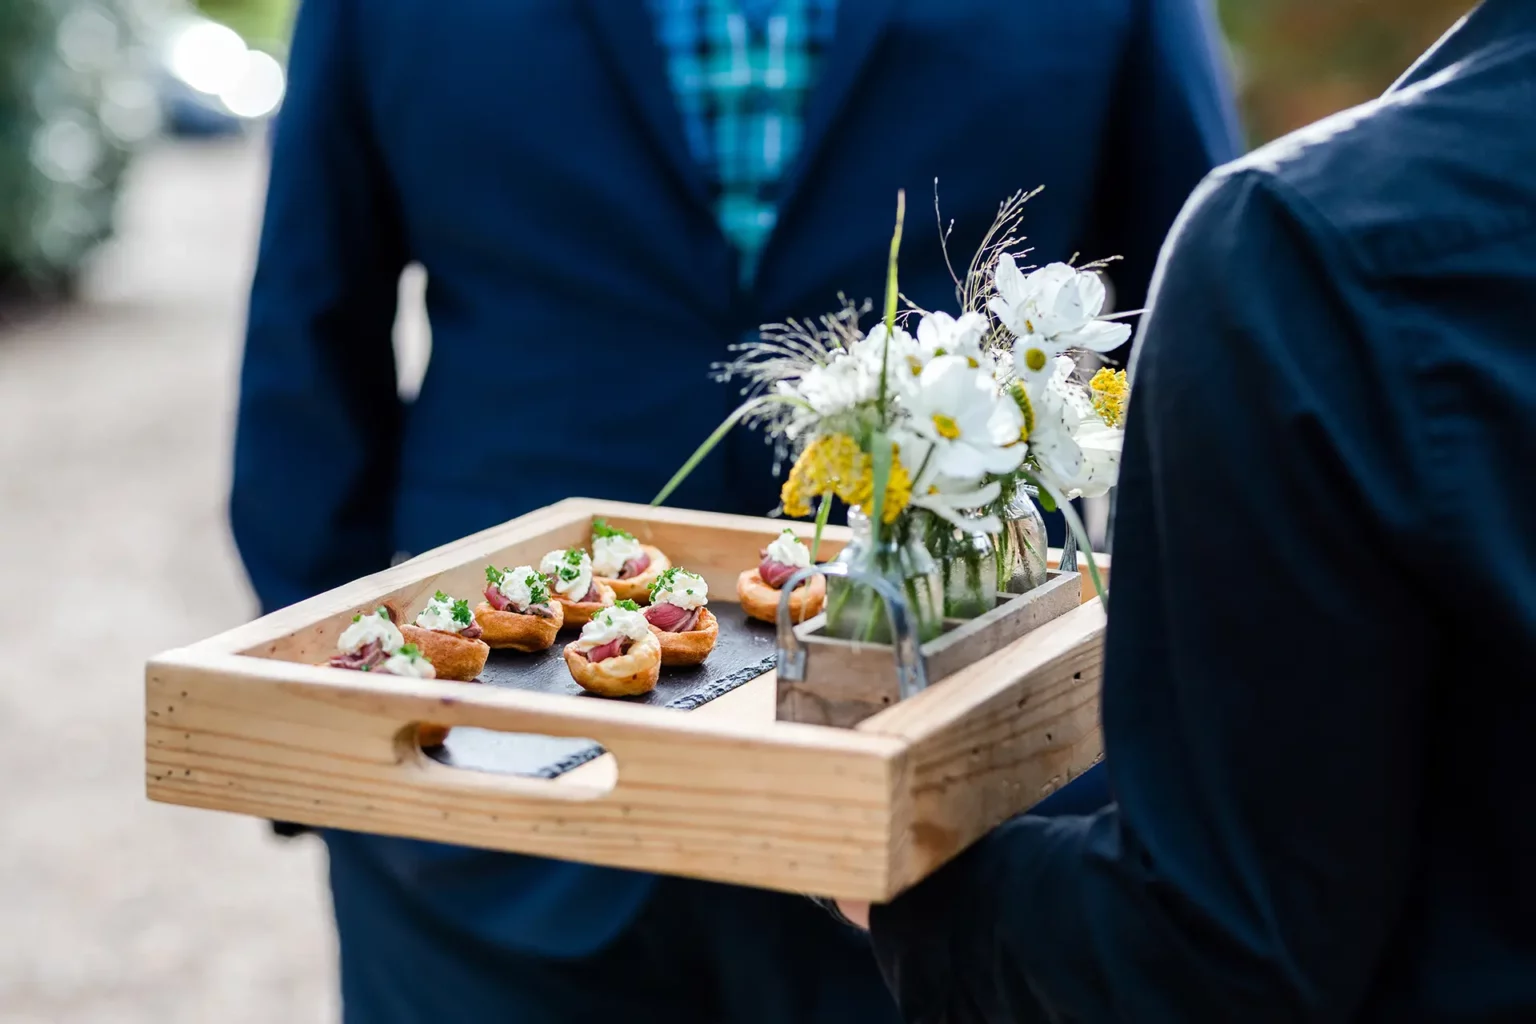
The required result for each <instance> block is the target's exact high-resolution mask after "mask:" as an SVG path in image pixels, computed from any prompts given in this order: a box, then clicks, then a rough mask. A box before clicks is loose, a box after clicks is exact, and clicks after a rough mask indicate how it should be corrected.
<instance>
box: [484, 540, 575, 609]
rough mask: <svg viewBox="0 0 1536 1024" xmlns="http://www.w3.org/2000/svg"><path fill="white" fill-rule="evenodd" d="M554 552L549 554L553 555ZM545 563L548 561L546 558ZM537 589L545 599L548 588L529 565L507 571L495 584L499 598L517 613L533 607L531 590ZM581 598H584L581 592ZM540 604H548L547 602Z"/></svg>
mask: <svg viewBox="0 0 1536 1024" xmlns="http://www.w3.org/2000/svg"><path fill="white" fill-rule="evenodd" d="M553 553H554V552H551V554H553ZM545 561H546V562H547V561H549V559H548V558H547V557H546V558H545ZM534 587H539V588H541V589H543V590H544V593H545V595H546V597H547V595H548V593H549V588H548V587H547V586H545V580H544V579H543V577H541V576H540V575H539V574H538V573H537V572H536V571H534V568H533V566H531V565H520V566H518V567H517V568H516V569H508V570H507V571H506V572H505V573H503V574H502V577H501V582H500V583H498V584H496V589H497V590H499V591H501V596H502V597H504V598H506V599H507V600H508V601H510V602H511V603H512V607H514V608H516V609H518V610H519V611H527V610H528V609H529V608H531V607H532V606H533V603H534V601H533V589H534ZM581 596H583V597H585V596H586V591H582V593H581ZM539 603H540V604H548V603H549V602H548V601H547V600H545V601H540V602H539Z"/></svg>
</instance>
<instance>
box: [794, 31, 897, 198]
mask: <svg viewBox="0 0 1536 1024" xmlns="http://www.w3.org/2000/svg"><path fill="white" fill-rule="evenodd" d="M895 5H896V0H838V5H837V24H836V27H835V29H834V32H833V36H832V45H831V46H830V47H829V48H828V50H827V52H826V53H825V54H824V55H823V56H822V60H821V71H820V77H819V78H818V80H817V82H816V85H815V87H814V88H812V90H811V95H810V97H809V98H808V100H807V103H806V109H805V135H804V140H803V141H802V142H801V145H800V152H799V154H798V155H797V156H796V157H795V160H794V163H793V164H791V165H790V168H789V171H788V173H787V174H786V175H785V178H784V185H783V188H782V190H781V192H780V196H781V199H780V204H779V207H780V212H781V213H782V212H783V210H785V209H787V208H788V206H789V204H790V202H791V201H792V200H793V199H794V196H795V193H796V192H798V191H799V190H800V188H801V186H802V185H803V184H804V182H805V178H806V175H807V174H808V173H809V171H810V168H811V167H812V166H813V165H814V164H815V162H816V156H817V154H818V152H819V151H820V150H821V147H822V146H823V145H824V144H825V142H826V140H827V136H828V134H829V133H830V132H831V130H832V128H833V127H834V126H835V125H836V123H837V119H838V117H839V116H840V115H841V114H842V112H843V108H844V106H846V105H847V102H848V96H849V94H850V93H851V92H853V88H854V86H856V85H857V84H858V83H859V78H860V77H861V76H862V75H863V73H864V71H865V66H866V65H867V64H868V62H869V58H870V55H871V54H873V53H874V51H875V47H876V45H877V44H878V43H879V42H880V38H881V37H882V36H883V35H884V34H885V29H886V26H887V24H888V23H889V21H890V16H891V10H892V8H894V7H895Z"/></svg>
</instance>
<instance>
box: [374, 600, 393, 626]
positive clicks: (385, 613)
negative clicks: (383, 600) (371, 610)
mask: <svg viewBox="0 0 1536 1024" xmlns="http://www.w3.org/2000/svg"><path fill="white" fill-rule="evenodd" d="M377 614H378V616H379V618H381V619H388V620H389V621H390V622H393V621H395V619H394V616H392V615H390V614H389V609H388V608H386V607H385V606H384V605H382V604H381V605H379V607H378V611H377Z"/></svg>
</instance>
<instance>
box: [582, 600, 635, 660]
mask: <svg viewBox="0 0 1536 1024" xmlns="http://www.w3.org/2000/svg"><path fill="white" fill-rule="evenodd" d="M650 635H651V625H650V623H648V622H646V621H645V616H644V615H643V614H642V613H640V612H632V611H630V610H629V609H628V608H604V609H603V610H602V611H600V612H598V613H597V614H596V615H594V616H592V619H591V621H590V622H588V623H587V624H586V625H585V626H582V627H581V637H580V639H578V640H577V641H576V649H577V650H578V651H590V650H591V649H592V648H594V647H601V646H603V645H604V644H611V643H613V642H614V641H615V640H618V639H620V638H624V639H628V640H642V639H644V638H645V637H648V636H650Z"/></svg>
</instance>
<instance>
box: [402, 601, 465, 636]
mask: <svg viewBox="0 0 1536 1024" xmlns="http://www.w3.org/2000/svg"><path fill="white" fill-rule="evenodd" d="M471 621H473V620H471ZM416 625H418V626H420V627H421V628H422V629H436V630H440V631H442V632H444V633H457V632H458V631H459V630H461V629H463V628H464V627H465V626H467V625H469V623H468V622H460V621H459V620H457V619H455V618H454V617H453V598H452V597H450V598H448V599H447V600H446V601H439V600H438V599H437V598H435V597H434V598H432V600H430V601H428V602H427V606H426V607H425V608H423V609H422V610H421V614H420V615H418V616H416Z"/></svg>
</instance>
